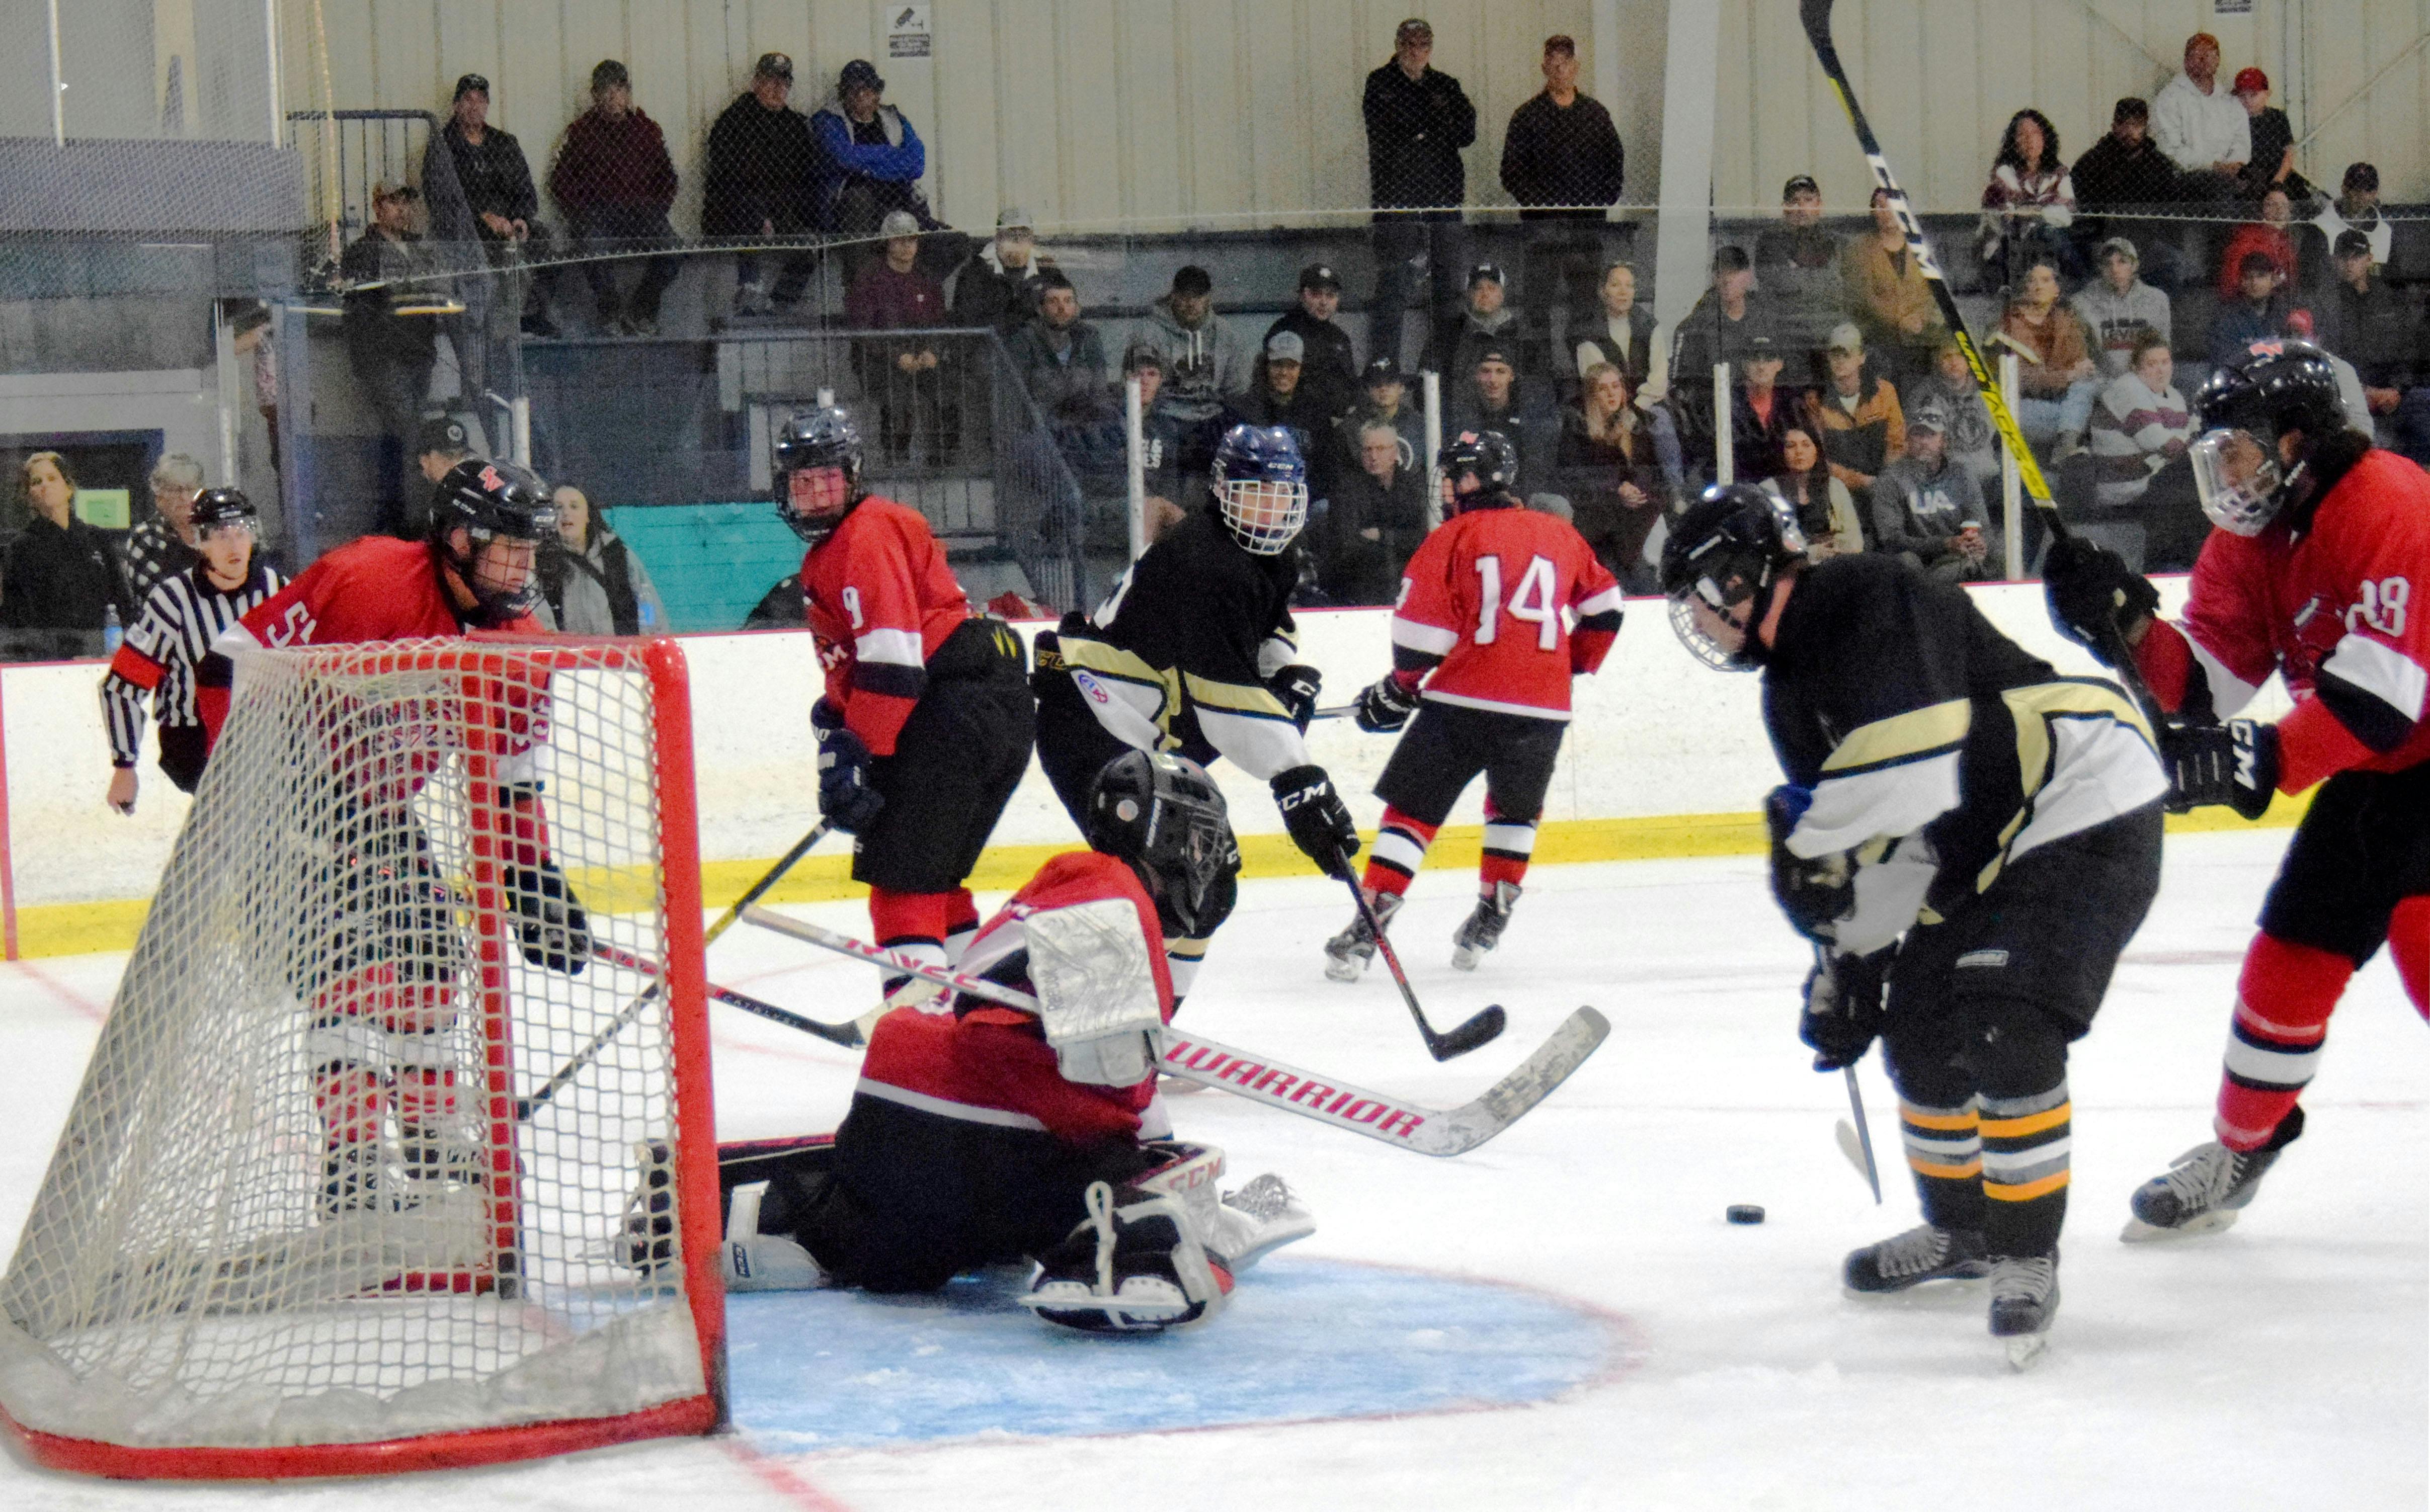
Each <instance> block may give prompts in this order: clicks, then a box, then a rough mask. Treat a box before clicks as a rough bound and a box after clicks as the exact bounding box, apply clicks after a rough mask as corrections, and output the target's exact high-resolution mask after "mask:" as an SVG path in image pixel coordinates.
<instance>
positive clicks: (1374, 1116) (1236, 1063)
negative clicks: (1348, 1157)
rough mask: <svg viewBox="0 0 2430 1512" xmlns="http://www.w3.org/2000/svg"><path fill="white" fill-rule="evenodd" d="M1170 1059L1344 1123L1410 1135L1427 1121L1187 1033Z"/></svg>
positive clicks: (1169, 1051)
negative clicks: (1207, 1045) (1206, 1045)
mask: <svg viewBox="0 0 2430 1512" xmlns="http://www.w3.org/2000/svg"><path fill="white" fill-rule="evenodd" d="M1164 1059H1165V1060H1166V1061H1167V1062H1168V1063H1170V1064H1173V1065H1176V1066H1186V1067H1188V1068H1189V1069H1190V1070H1191V1071H1194V1072H1203V1073H1207V1074H1211V1075H1213V1076H1214V1077H1215V1079H1216V1080H1218V1081H1223V1082H1230V1083H1232V1084H1234V1085H1235V1086H1238V1087H1240V1088H1241V1089H1243V1090H1245V1091H1250V1092H1260V1093H1263V1094H1265V1095H1266V1096H1268V1097H1271V1098H1273V1099H1274V1100H1275V1101H1277V1102H1283V1103H1294V1104H1297V1105H1300V1106H1302V1107H1306V1108H1307V1109H1309V1110H1310V1111H1312V1112H1318V1113H1322V1114H1323V1115H1324V1116H1325V1117H1327V1118H1329V1119H1334V1120H1337V1121H1339V1122H1343V1123H1372V1124H1373V1125H1374V1126H1375V1127H1376V1128H1377V1129H1379V1130H1382V1131H1384V1132H1385V1133H1388V1134H1396V1135H1399V1136H1400V1137H1401V1138H1404V1139H1406V1138H1408V1137H1409V1136H1410V1135H1412V1134H1415V1133H1416V1132H1418V1128H1419V1126H1420V1125H1421V1124H1423V1123H1424V1122H1425V1121H1426V1116H1425V1115H1424V1114H1423V1113H1417V1112H1412V1111H1410V1110H1409V1109H1407V1108H1399V1107H1394V1106H1392V1105H1390V1103H1385V1102H1381V1101H1379V1100H1377V1099H1375V1098H1372V1097H1361V1096H1358V1095H1357V1094H1356V1093H1355V1092H1344V1091H1340V1090H1338V1089H1336V1088H1331V1087H1327V1086H1326V1085H1324V1084H1323V1082H1319V1081H1311V1080H1308V1079H1307V1078H1305V1077H1302V1076H1300V1075H1298V1074H1297V1073H1295V1072H1287V1071H1281V1070H1276V1069H1273V1068H1269V1067H1266V1066H1262V1065H1259V1064H1258V1063H1257V1062H1256V1061H1251V1060H1242V1059H1240V1057H1239V1056H1236V1055H1225V1054H1223V1052H1221V1051H1217V1050H1207V1049H1203V1048H1201V1047H1199V1046H1196V1045H1193V1044H1191V1043H1190V1041H1189V1040H1187V1039H1176V1040H1174V1041H1173V1043H1172V1044H1171V1045H1170V1046H1168V1047H1167V1048H1166V1050H1165V1053H1164Z"/></svg>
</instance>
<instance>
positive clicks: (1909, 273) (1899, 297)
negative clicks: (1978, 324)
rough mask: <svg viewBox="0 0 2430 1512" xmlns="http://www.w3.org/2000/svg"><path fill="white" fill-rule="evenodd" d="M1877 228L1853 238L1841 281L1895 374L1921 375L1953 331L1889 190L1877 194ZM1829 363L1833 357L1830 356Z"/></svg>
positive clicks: (1859, 324)
mask: <svg viewBox="0 0 2430 1512" xmlns="http://www.w3.org/2000/svg"><path fill="white" fill-rule="evenodd" d="M1872 213H1873V228H1872V230H1871V231H1868V232H1866V233H1864V234H1863V235H1861V236H1856V237H1852V238H1850V239H1849V241H1848V246H1847V250H1846V251H1844V252H1843V253H1841V254H1840V260H1839V278H1840V282H1841V284H1842V285H1843V286H1844V287H1845V289H1846V290H1847V301H1848V310H1849V313H1850V315H1851V316H1852V317H1853V318H1854V320H1855V322H1856V329H1857V330H1858V331H1859V332H1860V333H1862V335H1863V337H1864V340H1865V341H1866V342H1867V344H1868V345H1870V346H1871V347H1872V349H1873V350H1874V351H1876V352H1878V353H1880V354H1881V355H1882V362H1883V365H1884V366H1885V367H1886V368H1888V369H1889V370H1890V371H1891V372H1892V373H1893V374H1912V373H1920V372H1922V371H1923V370H1924V369H1925V368H1926V367H1927V366H1929V365H1930V363H1931V360H1932V351H1933V349H1934V348H1935V347H1936V346H1938V345H1939V343H1940V339H1941V337H1942V336H1944V335H1946V334H1947V332H1948V329H1949V327H1948V325H1947V324H1945V323H1944V322H1943V321H1942V320H1941V318H1940V307H1939V304H1938V303H1937V302H1936V301H1935V300H1934V299H1933V297H1932V289H1931V287H1930V286H1929V285H1928V284H1926V283H1925V282H1924V277H1923V266H1922V263H1921V262H1919V261H1918V260H1917V258H1915V257H1914V255H1913V254H1911V253H1910V252H1908V251H1907V245H1906V230H1905V229H1904V228H1903V227H1902V226H1900V224H1899V220H1898V211H1896V210H1895V209H1893V208H1890V196H1889V191H1888V190H1880V189H1877V190H1875V191H1873V199H1872ZM1824 357H1825V358H1826V360H1827V358H1828V357H1829V353H1828V352H1825V353H1824Z"/></svg>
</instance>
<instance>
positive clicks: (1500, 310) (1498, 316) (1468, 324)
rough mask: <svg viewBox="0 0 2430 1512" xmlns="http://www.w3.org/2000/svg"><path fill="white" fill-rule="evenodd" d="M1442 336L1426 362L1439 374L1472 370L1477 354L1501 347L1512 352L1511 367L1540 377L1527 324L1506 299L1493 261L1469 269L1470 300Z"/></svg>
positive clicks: (1531, 377)
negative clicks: (1454, 324)
mask: <svg viewBox="0 0 2430 1512" xmlns="http://www.w3.org/2000/svg"><path fill="white" fill-rule="evenodd" d="M1443 335H1444V339H1443V341H1442V343H1441V345H1440V348H1439V349H1438V350H1437V351H1436V353H1435V354H1434V357H1433V359H1432V360H1431V361H1430V362H1429V363H1428V364H1427V365H1428V366H1429V367H1432V368H1433V369H1434V370H1435V371H1436V372H1438V373H1440V374H1446V375H1456V374H1463V373H1470V372H1473V371H1474V370H1475V368H1476V355H1477V354H1478V353H1479V352H1482V351H1484V350H1485V349H1486V348H1487V347H1489V346H1498V347H1500V348H1501V349H1502V350H1504V351H1505V352H1507V353H1509V354H1510V357H1511V359H1512V366H1514V367H1516V368H1517V369H1518V370H1519V372H1520V374H1522V375H1523V376H1524V377H1527V378H1529V379H1534V378H1537V377H1538V376H1539V371H1538V364H1537V363H1536V362H1535V360H1534V357H1535V355H1536V354H1535V351H1534V349H1533V347H1532V346H1531V345H1530V343H1529V339H1528V332H1527V326H1526V323H1525V322H1524V321H1523V320H1522V319H1521V318H1520V315H1519V311H1518V310H1516V309H1514V308H1512V307H1510V305H1509V303H1508V302H1507V298H1506V286H1505V284H1504V282H1503V277H1502V269H1501V268H1500V267H1499V266H1498V265H1496V264H1494V263H1490V262H1480V263H1478V264H1477V265H1476V266H1475V267H1473V268H1472V269H1470V270H1469V274H1468V302H1467V304H1466V306H1465V307H1463V308H1462V310H1461V312H1460V319H1459V324H1457V325H1456V326H1450V327H1446V328H1445V330H1444V333H1443Z"/></svg>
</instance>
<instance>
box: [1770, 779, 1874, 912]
mask: <svg viewBox="0 0 2430 1512" xmlns="http://www.w3.org/2000/svg"><path fill="white" fill-rule="evenodd" d="M1813 801H1814V795H1813V794H1812V793H1810V792H1808V791H1806V789H1803V788H1791V787H1788V786H1785V785H1784V786H1782V787H1778V788H1774V789H1772V791H1771V792H1770V793H1769V794H1767V795H1765V798H1764V801H1763V819H1764V826H1765V827H1766V828H1767V829H1769V830H1771V831H1772V896H1773V901H1774V902H1776V903H1778V904H1779V905H1780V911H1781V912H1782V913H1784V914H1787V915H1788V916H1789V923H1790V925H1791V926H1792V927H1794V928H1795V929H1796V931H1797V932H1798V933H1799V934H1801V935H1803V936H1805V937H1806V939H1810V940H1813V941H1814V942H1815V943H1817V944H1821V945H1828V944H1830V943H1831V942H1832V937H1833V933H1834V930H1833V926H1834V925H1835V924H1837V923H1838V922H1839V920H1841V919H1844V918H1846V917H1847V916H1848V915H1849V914H1850V913H1851V912H1853V911H1854V910H1855V909H1856V872H1855V869H1854V868H1852V867H1850V866H1849V865H1848V856H1847V854H1846V853H1845V852H1833V853H1832V854H1831V855H1829V856H1813V857H1811V858H1808V857H1806V856H1799V855H1797V854H1796V853H1794V852H1792V851H1791V850H1789V835H1790V833H1791V832H1793V831H1794V830H1795V829H1796V828H1797V822H1798V821H1799V820H1800V819H1802V818H1804V817H1805V814H1806V806H1808V805H1810V804H1811V803H1813Z"/></svg>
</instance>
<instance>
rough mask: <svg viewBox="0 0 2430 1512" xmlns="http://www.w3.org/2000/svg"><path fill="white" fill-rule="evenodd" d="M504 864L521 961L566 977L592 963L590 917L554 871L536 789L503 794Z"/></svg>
mask: <svg viewBox="0 0 2430 1512" xmlns="http://www.w3.org/2000/svg"><path fill="white" fill-rule="evenodd" d="M506 796H507V812H508V835H509V836H510V837H511V841H510V843H509V844H508V848H507V859H508V865H507V866H506V868H505V869H504V874H503V877H502V880H503V881H504V883H505V884H506V894H507V906H508V909H510V910H511V911H512V912H513V913H514V915H515V920H516V922H515V938H516V939H517V940H518V941H519V942H520V943H521V944H522V946H523V955H524V960H526V961H528V962H530V963H531V964H532V965H534V966H541V967H545V968H547V969H548V970H549V971H552V972H564V973H565V974H566V975H568V976H579V975H581V974H582V969H583V967H585V966H587V965H589V964H590V961H591V916H590V914H588V913H587V912H585V911H584V910H583V907H582V901H581V900H580V899H578V898H576V897H575V896H574V889H573V887H572V886H570V885H569V884H568V883H567V882H566V880H565V873H564V872H560V871H558V869H557V862H556V860H555V859H554V858H553V857H551V856H550V855H549V850H548V833H547V827H546V824H545V822H544V821H543V820H542V818H541V807H540V788H539V787H538V785H536V784H530V783H518V784H516V785H515V786H513V787H510V788H508V789H507V794H506Z"/></svg>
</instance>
